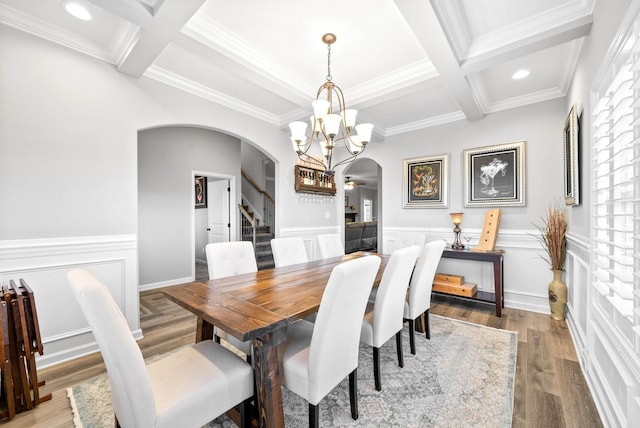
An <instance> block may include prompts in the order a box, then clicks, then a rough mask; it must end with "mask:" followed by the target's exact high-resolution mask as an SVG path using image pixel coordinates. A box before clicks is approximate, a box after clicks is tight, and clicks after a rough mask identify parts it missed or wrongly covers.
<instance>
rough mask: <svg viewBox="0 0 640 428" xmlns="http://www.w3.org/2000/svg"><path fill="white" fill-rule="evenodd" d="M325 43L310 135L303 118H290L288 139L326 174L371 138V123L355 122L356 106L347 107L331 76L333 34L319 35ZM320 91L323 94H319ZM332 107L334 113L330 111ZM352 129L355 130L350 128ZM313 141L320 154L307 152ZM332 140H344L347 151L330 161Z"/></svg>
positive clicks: (360, 151)
mask: <svg viewBox="0 0 640 428" xmlns="http://www.w3.org/2000/svg"><path fill="white" fill-rule="evenodd" d="M322 41H323V42H324V43H326V45H327V77H326V79H327V81H326V82H324V84H323V85H322V86H320V88H319V89H318V93H317V94H316V100H315V101H313V102H312V103H311V105H312V107H313V115H312V116H310V117H309V120H310V122H311V126H312V128H311V135H309V136H307V135H306V132H307V126H308V124H307V123H306V122H299V121H297V122H291V123H290V124H289V128H290V129H291V143H292V144H293V150H295V152H296V154H297V155H298V158H299V159H300V160H302V161H303V162H306V163H307V164H311V165H314V166H317V167H318V168H320V169H322V170H323V171H324V173H325V174H326V175H328V176H332V175H334V173H335V167H337V166H338V165H342V164H345V163H348V162H351V161H353V160H355V158H356V157H357V156H358V155H359V154H361V153H362V152H363V151H364V149H365V147H366V146H367V143H368V142H369V141H370V140H371V132H372V130H373V125H372V124H370V123H361V124H359V125H356V115H357V114H358V112H357V110H354V109H347V108H346V105H345V102H344V95H343V94H342V90H341V89H340V87H339V86H338V85H336V84H335V83H333V81H332V77H331V45H332V44H333V43H334V42H335V41H336V36H335V35H334V34H331V33H328V34H325V35H324V36H322ZM323 95H324V98H321V97H322V96H323ZM334 111H336V112H338V113H334ZM354 130H355V132H354ZM314 142H317V144H319V145H320V149H321V151H322V157H316V156H313V155H312V154H311V152H310V150H311V148H312V146H313V143H314ZM336 143H342V144H344V146H345V148H346V149H347V152H348V153H349V155H348V156H347V158H345V159H343V160H341V161H340V162H338V163H336V164H333V149H334V148H335V144H336Z"/></svg>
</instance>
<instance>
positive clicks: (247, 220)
mask: <svg viewBox="0 0 640 428" xmlns="http://www.w3.org/2000/svg"><path fill="white" fill-rule="evenodd" d="M238 208H239V209H240V214H241V216H240V236H241V239H242V240H243V241H245V239H244V238H245V236H246V235H248V234H247V233H246V232H247V231H249V230H250V231H251V242H252V243H253V248H256V223H257V221H256V220H255V219H254V218H253V217H252V216H251V215H250V214H249V213H248V212H247V210H245V209H244V207H243V206H242V205H240V204H238Z"/></svg>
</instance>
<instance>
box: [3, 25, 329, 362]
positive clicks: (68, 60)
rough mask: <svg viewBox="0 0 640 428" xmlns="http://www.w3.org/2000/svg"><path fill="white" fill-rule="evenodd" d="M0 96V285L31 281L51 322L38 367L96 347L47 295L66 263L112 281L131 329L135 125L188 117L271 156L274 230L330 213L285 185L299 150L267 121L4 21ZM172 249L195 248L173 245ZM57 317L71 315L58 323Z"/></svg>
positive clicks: (134, 316) (65, 307)
mask: <svg viewBox="0 0 640 428" xmlns="http://www.w3.org/2000/svg"><path fill="white" fill-rule="evenodd" d="M0 94H2V96H0V118H1V119H0V200H2V204H3V207H5V209H4V210H3V213H2V216H1V218H2V220H1V221H0V249H1V250H2V254H1V255H0V282H2V283H3V284H4V283H6V282H7V281H8V279H10V278H15V277H17V276H18V275H19V276H20V277H24V278H27V279H29V280H30V283H31V286H32V288H33V290H34V292H35V295H36V301H37V307H38V312H39V314H40V322H41V323H42V324H46V325H48V326H49V325H51V326H52V327H50V328H47V329H46V330H45V331H44V333H45V334H46V336H45V337H44V338H43V341H44V342H45V356H44V357H42V358H39V367H44V366H45V365H49V364H54V363H56V362H59V361H63V360H65V359H68V358H72V357H73V356H77V355H80V354H82V353H86V352H89V351H90V350H91V349H95V348H91V346H92V345H91V340H90V336H88V335H87V334H86V331H87V330H86V328H87V327H86V326H87V324H86V322H85V321H84V317H83V316H82V314H81V313H80V310H79V308H78V307H77V306H76V305H75V304H74V302H73V301H72V300H69V299H65V300H64V304H60V302H59V301H58V300H55V299H48V298H44V297H45V296H51V295H52V294H55V293H56V292H58V291H59V294H56V295H59V296H62V297H65V296H67V297H69V293H68V292H67V290H68V288H67V283H66V280H65V278H64V272H66V271H68V270H70V269H72V268H73V267H77V266H83V267H87V268H89V269H90V270H91V271H92V272H94V273H95V274H97V275H99V278H101V279H103V281H113V280H114V278H117V281H114V282H113V283H110V284H108V285H109V288H110V289H111V290H112V293H115V290H119V291H118V294H117V296H118V298H119V303H120V307H121V309H122V310H123V311H124V313H125V316H126V317H127V321H128V322H129V325H130V326H131V328H132V330H133V331H137V332H138V333H139V330H138V329H139V307H138V284H139V282H138V254H139V253H141V252H142V250H141V249H140V248H138V244H139V243H138V242H137V234H138V229H137V224H138V208H137V202H138V192H137V188H138V178H137V171H138V157H137V146H138V132H139V131H141V130H145V129H153V128H157V127H162V126H172V125H185V126H195V127H201V128H208V129H213V130H220V131H221V132H224V133H226V134H229V135H232V136H234V137H237V138H239V139H244V140H246V141H250V142H252V143H253V144H255V145H256V146H257V147H259V148H260V149H261V150H263V151H264V152H266V153H269V154H270V155H271V156H272V158H273V159H277V161H276V183H277V187H276V195H275V196H276V198H278V199H279V202H280V203H279V204H278V206H277V208H276V209H277V211H276V217H277V218H278V219H279V224H278V227H281V226H285V227H302V226H304V225H305V224H310V223H311V224H316V225H319V226H320V227H323V226H327V225H331V224H333V223H335V221H336V215H335V213H333V215H330V216H329V218H325V215H324V211H321V212H318V211H316V210H314V209H313V208H314V205H312V204H306V203H303V202H301V201H300V200H299V198H298V197H297V195H295V194H294V192H293V190H292V189H293V165H294V164H295V159H296V156H295V154H294V153H293V152H292V150H291V143H290V142H289V139H288V136H287V135H286V133H285V132H283V131H280V129H279V127H278V126H277V125H276V124H269V123H267V122H265V121H263V120H258V119H256V118H254V117H251V116H248V115H246V114H242V113H239V112H236V111H234V110H231V109H228V108H225V107H222V106H220V105H217V104H215V103H212V102H210V101H207V100H205V99H203V98H199V97H196V96H193V95H190V94H187V93H185V92H182V91H179V90H176V89H174V88H172V87H169V86H167V85H165V84H163V83H160V82H158V81H155V80H152V79H150V78H148V77H142V78H140V79H133V78H130V77H127V76H125V75H123V74H120V73H118V72H117V71H116V70H115V69H114V67H113V66H112V65H110V64H106V63H103V62H101V61H99V60H96V59H93V58H90V57H87V56H85V55H82V54H79V53H76V52H74V51H71V50H69V49H67V48H64V47H61V46H59V45H56V44H53V43H50V42H46V41H43V40H41V39H39V38H37V37H34V36H31V35H28V34H24V33H22V32H19V31H17V30H14V29H12V28H9V27H6V26H4V25H0ZM280 162H281V163H282V165H283V166H281V165H280ZM170 185H171V186H172V185H173V184H170ZM187 194H188V195H190V194H191V192H187ZM156 232H158V231H156ZM163 232H164V230H163ZM167 232H168V233H170V234H171V233H173V232H172V231H171V230H168V231H167ZM43 251H50V252H51V253H50V254H49V255H47V254H43ZM176 251H179V252H180V253H182V252H187V253H191V251H192V249H191V246H189V247H188V248H186V249H184V248H182V246H181V247H180V249H178V250H176ZM163 257H164V256H163ZM111 260H121V262H118V264H113V263H112V262H111ZM164 261H165V260H164V259H163V260H162V261H158V262H157V264H156V267H157V268H158V271H163V269H164V268H163V267H162V263H163V262H164ZM141 267H142V268H144V269H145V271H146V269H147V268H146V267H145V266H141ZM180 269H182V268H180ZM150 270H153V269H150ZM105 271H107V272H108V274H107V275H105V274H104V272H105ZM182 274H183V273H182V271H180V272H177V271H176V272H173V271H172V272H166V273H165V277H164V279H161V278H160V277H159V276H158V277H153V278H150V279H149V281H156V280H162V281H168V280H173V279H175V276H176V275H182ZM150 275H151V274H150ZM40 296H42V297H40ZM120 297H121V299H120ZM66 318H69V319H70V322H68V323H62V322H61V321H60V320H62V319H66ZM83 332H84V333H83Z"/></svg>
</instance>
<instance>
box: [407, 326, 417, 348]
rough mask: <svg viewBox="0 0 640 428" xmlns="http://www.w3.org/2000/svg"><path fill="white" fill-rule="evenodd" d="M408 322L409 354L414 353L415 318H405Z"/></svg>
mask: <svg viewBox="0 0 640 428" xmlns="http://www.w3.org/2000/svg"><path fill="white" fill-rule="evenodd" d="M407 321H408V322H409V347H410V348H411V355H416V338H415V334H416V325H415V320H407Z"/></svg>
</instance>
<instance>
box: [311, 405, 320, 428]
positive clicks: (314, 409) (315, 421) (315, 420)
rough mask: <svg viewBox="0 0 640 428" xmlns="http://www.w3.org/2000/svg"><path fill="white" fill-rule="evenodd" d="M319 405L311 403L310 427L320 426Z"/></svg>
mask: <svg viewBox="0 0 640 428" xmlns="http://www.w3.org/2000/svg"><path fill="white" fill-rule="evenodd" d="M319 405H320V403H318V405H313V404H311V403H309V428H318V427H319V426H320V413H319V412H318V406H319Z"/></svg>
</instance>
